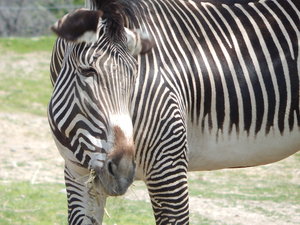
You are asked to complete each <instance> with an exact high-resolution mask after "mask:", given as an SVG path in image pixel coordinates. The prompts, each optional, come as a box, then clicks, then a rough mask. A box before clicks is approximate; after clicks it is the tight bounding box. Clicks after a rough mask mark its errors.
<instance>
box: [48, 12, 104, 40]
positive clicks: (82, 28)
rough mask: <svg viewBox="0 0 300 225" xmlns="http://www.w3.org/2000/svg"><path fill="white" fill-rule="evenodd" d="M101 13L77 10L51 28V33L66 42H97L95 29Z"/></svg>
mask: <svg viewBox="0 0 300 225" xmlns="http://www.w3.org/2000/svg"><path fill="white" fill-rule="evenodd" d="M102 15H103V12H102V11H93V10H87V9H78V10H76V11H74V12H72V13H69V14H67V15H65V16H64V17H63V18H61V19H60V20H58V21H57V22H56V23H55V24H54V25H53V26H52V27H51V29H52V31H53V32H54V33H56V34H57V36H58V37H61V38H63V39H65V40H67V41H72V42H87V43H91V42H95V41H97V39H98V37H97V27H98V23H99V19H100V17H101V16H102Z"/></svg>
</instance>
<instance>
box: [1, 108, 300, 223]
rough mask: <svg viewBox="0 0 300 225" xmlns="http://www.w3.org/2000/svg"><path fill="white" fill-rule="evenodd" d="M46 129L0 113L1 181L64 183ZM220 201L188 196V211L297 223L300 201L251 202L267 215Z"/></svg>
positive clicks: (30, 119)
mask: <svg viewBox="0 0 300 225" xmlns="http://www.w3.org/2000/svg"><path fill="white" fill-rule="evenodd" d="M49 130H50V129H49V127H48V121H47V119H46V118H44V117H39V116H33V115H29V114H11V113H0V149H1V150H0V180H2V182H12V181H16V180H20V181H21V180H22V181H24V180H25V181H29V182H31V183H32V184H36V183H41V182H57V183H63V160H62V158H61V157H60V155H59V153H58V151H57V149H56V147H55V144H54V142H53V140H52V138H51V134H50V131H49ZM298 172H299V171H298ZM296 177H297V180H295V182H296V183H298V184H299V188H300V179H299V177H300V173H299V174H298V175H297V176H296ZM295 179H296V178H295ZM139 185H141V184H139ZM133 189H134V188H133ZM133 189H130V190H129V191H128V194H126V196H125V198H127V199H130V200H134V199H136V200H144V201H148V202H149V198H148V195H147V193H146V191H145V190H140V189H138V190H134V191H132V190H133ZM220 201H221V200H218V199H205V198H201V197H191V198H190V209H191V214H198V215H202V216H203V217H206V218H207V217H208V218H209V219H211V220H215V221H220V223H219V222H218V223H217V224H231V225H233V224H235V225H299V224H300V203H299V206H297V205H296V206H295V205H289V204H286V205H284V204H282V203H275V202H270V203H263V204H262V203H258V202H253V204H252V203H251V204H252V206H251V207H252V209H253V208H255V207H259V208H264V209H266V211H267V212H273V213H269V214H270V215H269V214H268V213H261V211H255V210H250V211H249V209H247V208H245V207H244V205H243V204H242V203H241V204H239V203H237V204H236V205H227V206H226V207H224V205H226V204H227V203H226V202H220ZM149 204H150V202H149ZM222 205H223V207H222ZM276 213H280V214H284V215H286V216H287V218H288V219H284V218H281V217H276V216H273V215H274V214H275V215H276Z"/></svg>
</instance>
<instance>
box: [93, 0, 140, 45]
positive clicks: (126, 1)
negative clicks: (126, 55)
mask: <svg viewBox="0 0 300 225" xmlns="http://www.w3.org/2000/svg"><path fill="white" fill-rule="evenodd" d="M91 1H92V2H93V4H94V5H95V6H96V9H97V10H101V11H103V16H102V18H103V19H106V20H107V29H108V30H107V32H108V34H109V36H110V37H111V39H112V40H113V41H120V40H124V38H125V30H124V25H125V23H126V22H128V20H129V21H130V22H131V23H133V24H136V23H137V19H136V14H137V13H136V12H134V10H133V5H134V4H135V1H136V0H91Z"/></svg>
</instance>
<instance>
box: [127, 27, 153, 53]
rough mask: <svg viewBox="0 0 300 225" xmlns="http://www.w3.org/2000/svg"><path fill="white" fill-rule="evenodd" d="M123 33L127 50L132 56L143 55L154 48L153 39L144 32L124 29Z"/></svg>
mask: <svg viewBox="0 0 300 225" xmlns="http://www.w3.org/2000/svg"><path fill="white" fill-rule="evenodd" d="M125 33H126V38H127V46H128V49H129V51H130V53H131V54H132V55H133V56H136V55H138V54H145V53H147V52H149V51H150V50H151V49H152V48H153V46H154V40H153V38H152V37H151V36H150V35H149V34H148V33H146V32H142V31H141V30H134V31H132V30H130V29H128V28H126V27H125Z"/></svg>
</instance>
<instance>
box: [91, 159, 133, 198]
mask: <svg viewBox="0 0 300 225" xmlns="http://www.w3.org/2000/svg"><path fill="white" fill-rule="evenodd" d="M131 167H132V168H131V169H129V171H128V172H127V173H126V175H124V174H122V173H117V172H116V168H115V166H114V165H113V163H112V162H110V161H108V162H107V163H106V165H105V166H104V168H101V169H100V170H96V173H97V180H98V181H99V185H100V186H101V187H100V188H101V189H102V190H103V191H104V192H105V194H106V195H108V196H119V195H123V194H125V193H126V191H127V189H128V187H129V186H130V185H131V184H132V183H133V180H134V175H135V165H134V164H133V165H132V166H131Z"/></svg>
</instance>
